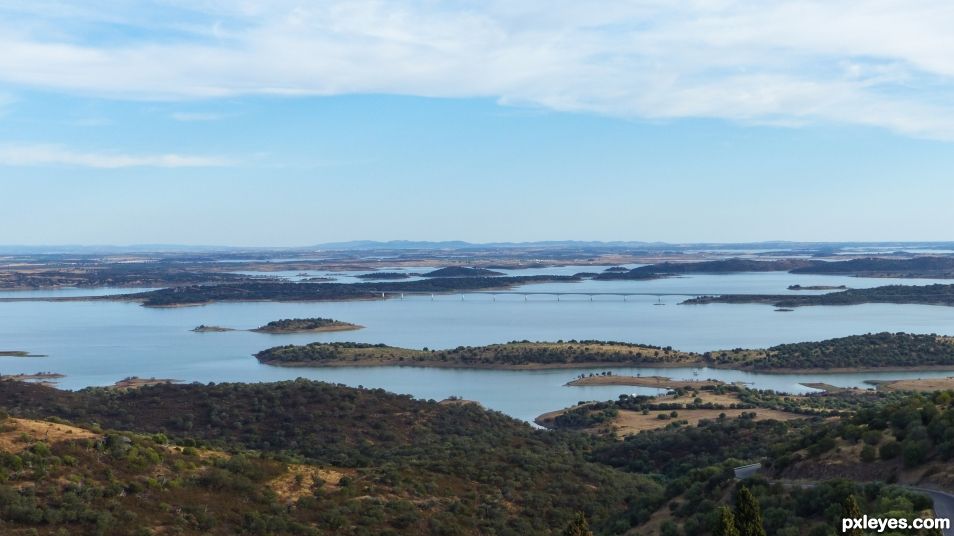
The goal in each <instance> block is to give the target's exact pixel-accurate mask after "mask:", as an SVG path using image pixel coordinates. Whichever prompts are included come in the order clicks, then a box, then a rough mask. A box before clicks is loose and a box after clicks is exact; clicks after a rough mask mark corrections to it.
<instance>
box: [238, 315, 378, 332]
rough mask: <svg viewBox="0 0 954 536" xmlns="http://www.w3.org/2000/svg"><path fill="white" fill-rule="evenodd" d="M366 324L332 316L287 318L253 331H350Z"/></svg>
mask: <svg viewBox="0 0 954 536" xmlns="http://www.w3.org/2000/svg"><path fill="white" fill-rule="evenodd" d="M363 327H364V326H359V325H358V324H352V323H350V322H342V321H340V320H334V319H332V318H285V319H282V320H273V321H271V322H269V323H268V324H265V325H264V326H262V327H260V328H255V329H253V330H251V331H255V332H258V333H276V334H280V333H313V332H322V331H350V330H354V329H361V328H363Z"/></svg>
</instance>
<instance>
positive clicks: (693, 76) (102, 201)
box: [0, 0, 954, 246]
mask: <svg viewBox="0 0 954 536" xmlns="http://www.w3.org/2000/svg"><path fill="white" fill-rule="evenodd" d="M77 4H78V5H77ZM952 27H954V3H951V2H949V1H947V0H943V1H935V0H907V1H892V0H871V1H868V2H853V1H841V0H826V1H818V2H815V1H797V2H794V1H781V0H757V1H730V0H688V1H685V2H671V1H662V0H658V1H657V0H643V1H625V0H613V1H601V0H593V1H590V2H578V1H564V0H547V1H542V0H540V1H537V0H520V1H513V0H509V1H503V0H501V1H497V0H484V1H440V0H419V1H405V2H379V1H365V0H347V1H335V0H328V1H313V2H303V1H292V0H272V1H269V2H264V1H257V0H233V1H219V0H191V1H184V0H181V1H180V0H153V1H150V0H140V1H136V2H132V1H119V0H87V1H84V2H82V3H77V2H59V1H56V0H34V1H31V2H22V1H13V0H0V218H2V219H0V222H2V224H0V244H7V245H20V244H22V245H27V244H32V245H44V244H51V245H52V244H158V243H165V244H192V245H199V244H201V245H242V246H304V245H311V244H318V243H323V242H333V241H346V240H363V239H367V240H401V239H404V240H467V241H472V242H492V241H494V242H495V241H533V240H632V241H639V240H643V241H666V242H747V241H762V240H797V241H848V240H852V241H895V240H919V241H920V240H951V239H954V236H952V235H951V233H950V229H952V228H954V211H952V210H951V209H950V205H951V199H954V54H951V51H952V50H954V32H951V31H950V28H952Z"/></svg>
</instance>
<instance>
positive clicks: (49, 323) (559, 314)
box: [0, 267, 954, 420]
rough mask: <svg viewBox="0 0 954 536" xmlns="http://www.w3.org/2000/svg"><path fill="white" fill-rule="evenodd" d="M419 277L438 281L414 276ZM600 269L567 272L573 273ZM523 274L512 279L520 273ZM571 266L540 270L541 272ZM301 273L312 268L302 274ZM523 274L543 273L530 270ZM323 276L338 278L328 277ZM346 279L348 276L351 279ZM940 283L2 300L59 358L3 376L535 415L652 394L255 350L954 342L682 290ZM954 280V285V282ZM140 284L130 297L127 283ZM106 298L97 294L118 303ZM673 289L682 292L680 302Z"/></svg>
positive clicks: (940, 315) (552, 286)
mask: <svg viewBox="0 0 954 536" xmlns="http://www.w3.org/2000/svg"><path fill="white" fill-rule="evenodd" d="M411 271H423V269H420V270H411ZM579 271H596V270H593V268H592V267H564V268H562V269H560V270H559V272H561V273H576V272H579ZM508 272H510V271H509V270H508ZM540 272H546V273H554V272H556V270H553V269H549V271H547V270H539V271H538V270H535V271H534V273H540ZM296 273H297V272H296ZM512 273H515V274H520V273H524V274H525V273H528V272H527V271H515V272H512ZM315 275H316V276H318V275H324V274H323V273H317V272H316V273H315ZM339 277H341V276H339ZM933 282H935V281H933V280H886V279H861V278H850V277H830V276H799V275H793V274H788V273H775V272H773V273H749V274H732V275H693V276H689V277H680V278H673V279H662V280H656V281H606V282H602V281H584V282H580V283H568V284H559V283H548V284H540V285H527V286H524V287H521V288H520V289H517V290H525V291H528V292H548V291H559V292H567V291H574V292H576V291H579V292H646V293H658V294H666V295H664V296H662V297H661V298H659V299H660V300H661V301H662V302H663V303H664V304H665V305H664V306H659V305H656V303H657V297H656V296H630V297H629V298H627V300H626V301H623V298H622V297H620V296H594V297H593V301H590V298H589V297H588V296H585V295H582V296H563V297H561V299H560V301H559V302H558V301H556V298H555V297H554V296H550V295H532V296H528V297H527V298H526V301H524V297H523V296H520V295H509V294H498V295H496V296H494V295H491V294H479V293H473V294H464V295H463V296H461V295H459V294H458V295H438V296H436V297H434V299H433V300H432V299H431V298H430V297H429V296H408V297H406V298H405V299H404V300H400V299H390V300H384V301H358V302H332V303H327V302H325V303H260V302H256V303H219V304H211V305H206V306H201V307H184V308H173V309H152V308H146V307H141V306H139V305H137V304H134V303H125V302H40V301H38V302H0V350H26V351H29V352H32V353H36V354H44V355H45V357H31V358H14V357H3V358H0V373H3V374H13V373H33V372H38V371H54V372H59V373H62V374H65V375H66V377H65V378H63V379H62V380H61V381H60V386H61V387H64V388H68V389H77V388H82V387H85V386H90V385H109V384H112V383H113V382H115V381H117V380H119V379H122V378H124V377H127V376H140V377H152V376H155V377H162V378H174V379H179V380H184V381H200V382H210V381H214V382H223V381H243V382H254V381H274V380H282V379H293V378H296V377H307V378H312V379H320V380H325V381H330V382H337V383H343V384H347V385H364V386H366V387H381V388H384V389H387V390H389V391H393V392H398V393H409V394H412V395H414V396H417V397H420V398H425V399H442V398H446V397H448V396H451V395H457V396H461V397H464V398H467V399H472V400H478V401H480V402H481V403H482V404H484V405H485V406H487V407H489V408H492V409H497V410H500V411H503V412H505V413H507V414H509V415H512V416H514V417H517V418H521V419H527V420H530V419H532V418H533V417H535V416H537V415H539V414H540V413H543V412H546V411H550V410H554V409H559V408H561V407H565V406H568V405H571V404H574V403H576V402H577V401H579V400H592V399H609V398H615V397H617V396H618V395H619V394H621V393H651V392H654V390H652V389H641V388H635V387H625V386H600V387H564V386H563V384H564V383H566V382H567V381H569V380H570V379H572V378H573V377H574V376H576V375H577V374H579V373H580V372H598V371H599V369H580V370H547V371H488V370H447V369H426V368H411V367H404V368H400V367H386V368H335V369H304V368H294V369H290V368H279V367H270V366H266V365H261V364H259V363H258V362H257V361H256V360H255V359H254V358H253V357H252V354H253V353H255V352H258V351H260V350H262V349H265V348H268V347H271V346H276V345H280V344H304V343H308V342H312V341H348V340H350V341H361V342H373V343H386V344H391V345H395V346H404V347H411V348H422V347H430V348H449V347H456V346H459V345H481V344H490V343H497V342H506V341H510V340H523V339H527V340H559V339H563V340H567V339H603V340H617V341H629V342H641V343H648V344H656V345H661V346H666V345H671V346H673V347H675V348H678V349H682V350H692V351H706V350H717V349H725V348H734V347H765V346H770V345H773V344H778V343H783V342H796V341H806V340H820V339H826V338H831V337H837V336H844V335H851V334H860V333H866V332H877V331H908V332H914V333H943V334H948V335H954V308H951V307H934V306H917V305H890V304H885V305H875V304H871V305H859V306H851V307H805V308H800V309H797V310H796V311H794V312H790V313H778V312H775V311H774V310H773V308H772V307H770V306H765V305H732V304H709V305H693V306H689V305H677V303H678V302H679V301H682V300H683V299H685V298H684V297H683V296H675V294H687V295H694V294H714V293H727V292H750V293H782V294H784V293H788V292H791V291H787V290H786V287H787V286H788V285H792V284H801V285H842V284H844V285H847V286H849V287H855V288H861V287H871V286H880V285H885V284H895V283H901V284H928V283H933ZM941 282H950V281H941ZM127 290H128V289H127ZM115 292H116V289H99V290H98V291H96V292H95V293H97V294H107V293H115ZM51 293H52V295H83V294H93V293H94V292H93V291H90V290H85V289H80V290H78V291H77V290H64V291H44V292H43V293H29V292H27V293H24V292H4V293H0V295H2V297H16V296H23V297H26V296H30V295H33V296H37V295H42V296H46V295H51ZM670 294H671V295H670ZM311 316H323V317H331V318H336V319H339V320H344V321H348V322H354V323H357V324H362V325H364V326H366V329H363V330H359V331H351V332H335V333H322V334H292V335H270V334H263V333H252V332H247V331H235V332H226V333H193V332H191V331H190V330H191V329H192V328H194V327H195V326H198V325H199V324H207V325H220V326H226V327H232V328H238V329H249V328H254V327H258V326H260V325H262V324H265V323H267V322H269V321H271V320H276V319H279V318H294V317H311ZM614 373H615V374H636V373H641V374H643V375H652V374H659V375H662V376H670V377H673V378H681V379H690V378H695V377H697V378H716V379H720V380H723V381H746V382H750V383H752V385H754V386H755V387H759V388H769V389H776V390H780V391H786V392H806V391H809V389H807V388H805V387H802V386H800V385H799V383H801V382H826V383H831V384H834V385H839V386H845V387H848V386H858V387H863V386H865V384H864V383H863V382H864V380H869V379H896V378H912V377H914V378H916V377H934V376H949V375H954V372H916V373H898V372H890V373H858V374H812V375H804V374H803V375H773V374H753V373H744V372H739V371H729V370H705V369H701V370H693V369H689V368H687V369H660V370H654V369H648V368H645V369H614Z"/></svg>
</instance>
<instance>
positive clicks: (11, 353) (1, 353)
mask: <svg viewBox="0 0 954 536" xmlns="http://www.w3.org/2000/svg"><path fill="white" fill-rule="evenodd" d="M0 357H44V356H42V355H38V354H31V353H30V352H24V351H22V350H0Z"/></svg>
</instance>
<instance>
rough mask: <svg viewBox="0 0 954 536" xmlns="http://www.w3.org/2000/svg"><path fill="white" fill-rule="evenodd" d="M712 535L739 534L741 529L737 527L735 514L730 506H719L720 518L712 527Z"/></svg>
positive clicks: (726, 535) (737, 535)
mask: <svg viewBox="0 0 954 536" xmlns="http://www.w3.org/2000/svg"><path fill="white" fill-rule="evenodd" d="M712 536H739V529H737V528H735V516H734V515H732V510H730V509H729V507H728V506H722V507H720V508H719V518H718V519H717V520H716V525H715V528H714V529H712Z"/></svg>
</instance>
